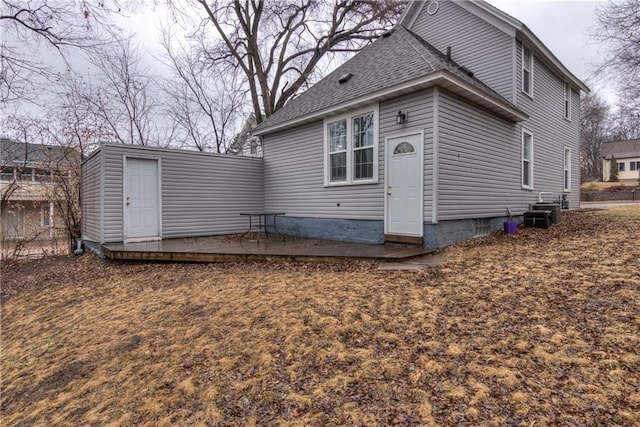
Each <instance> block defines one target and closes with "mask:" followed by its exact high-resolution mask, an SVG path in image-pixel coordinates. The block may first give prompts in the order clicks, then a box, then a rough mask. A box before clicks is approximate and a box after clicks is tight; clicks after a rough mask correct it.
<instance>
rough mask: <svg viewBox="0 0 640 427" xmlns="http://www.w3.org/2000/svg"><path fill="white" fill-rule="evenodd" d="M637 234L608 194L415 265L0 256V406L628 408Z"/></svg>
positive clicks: (553, 414) (499, 412) (461, 420)
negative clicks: (552, 220)
mask: <svg viewBox="0 0 640 427" xmlns="http://www.w3.org/2000/svg"><path fill="white" fill-rule="evenodd" d="M639 240H640V209H638V208H637V207H625V208H616V209H610V210H606V211H605V210H602V211H591V212H572V213H570V214H568V215H566V216H565V218H564V220H563V222H562V223H561V224H559V225H556V226H553V227H552V228H550V229H549V230H541V229H520V230H518V233H516V234H515V235H504V234H500V233H496V234H494V235H492V236H488V237H483V238H478V239H473V240H470V241H467V242H464V243H462V244H459V245H456V246H454V247H451V248H448V249H447V250H446V251H444V257H445V260H444V262H442V263H441V264H439V265H437V266H435V267H433V268H430V269H428V270H424V271H407V272H386V271H377V270H376V267H377V266H376V265H375V264H373V263H345V264H342V265H333V264H332V265H318V264H309V265H306V264H233V265H194V264H182V265H180V264H126V263H113V262H107V261H103V260H99V259H97V258H95V257H92V256H82V257H78V258H73V257H68V258H67V257H62V258H58V259H54V260H40V261H34V262H31V263H22V264H21V263H18V264H14V265H11V266H7V267H6V268H5V269H4V270H3V298H4V300H3V307H2V308H3V310H2V331H1V341H2V366H1V368H2V376H3V378H2V379H3V393H2V397H1V400H0V409H1V410H2V414H3V423H6V424H7V425H14V424H18V423H19V422H24V421H25V420H28V421H29V423H28V424H29V425H101V424H113V425H138V424H139V425H149V426H151V425H153V426H156V425H274V424H278V425H280V424H283V425H345V424H351V425H391V424H396V425H489V426H490V425H495V426H503V425H638V424H640V416H639V415H638V414H640V394H639V392H638V387H639V385H640V369H639V366H640V356H639V355H638V351H637V349H638V348H640V334H639V333H638V332H639V327H640V317H639V315H638V313H640V277H639V276H638V274H637V272H638V271H640V253H639V252H638V243H637V242H638V241H639ZM27 275H31V279H30V280H29V283H28V284H27V285H25V284H24V283H22V282H23V280H22V279H23V278H24V277H26V276H27ZM5 286H6V288H5ZM32 354H33V355H34V356H33V357H32V356H31V355H32ZM78 361H79V362H78ZM34 384H36V385H37V386H38V387H40V388H41V389H43V390H45V392H42V393H37V392H36V391H35V387H34V386H33V385H34Z"/></svg>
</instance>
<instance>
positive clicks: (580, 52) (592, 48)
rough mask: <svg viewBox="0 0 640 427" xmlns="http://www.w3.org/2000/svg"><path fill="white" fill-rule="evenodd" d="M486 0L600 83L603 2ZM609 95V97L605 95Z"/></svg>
mask: <svg viewBox="0 0 640 427" xmlns="http://www.w3.org/2000/svg"><path fill="white" fill-rule="evenodd" d="M488 2H489V3H491V4H492V5H494V6H496V7H497V8H499V9H500V10H502V11H504V12H506V13H508V14H509V15H511V16H513V17H514V18H516V19H518V20H520V21H522V22H523V23H524V24H526V25H527V27H529V29H531V30H532V31H533V32H534V33H535V34H536V35H537V36H538V38H540V40H542V42H543V43H544V44H545V45H546V46H547V47H548V48H549V49H550V50H551V51H552V52H553V54H554V55H556V57H557V58H558V59H559V60H560V61H561V62H562V63H563V64H565V65H566V66H567V68H569V70H570V71H571V72H572V73H573V74H574V75H576V77H578V78H579V79H581V80H583V81H587V80H589V81H588V82H587V83H588V85H589V86H590V87H591V89H599V88H601V87H602V86H604V85H602V84H596V83H595V82H593V81H591V80H592V79H591V77H592V75H593V70H594V69H595V68H596V66H597V64H598V63H599V62H600V61H601V55H600V50H601V49H602V47H601V46H598V45H597V44H596V43H595V42H594V41H593V40H592V39H591V38H590V37H589V32H590V31H591V30H592V29H593V28H595V27H596V16H595V10H596V8H597V7H602V6H603V5H606V1H594V0H578V1H567V0H488ZM155 9H156V10H153V11H151V10H146V11H144V13H139V14H136V15H134V16H132V17H131V19H130V23H131V25H130V28H132V30H134V31H136V32H137V33H138V36H139V40H140V41H142V42H143V45H144V46H145V47H146V48H147V49H148V50H151V49H152V46H153V44H154V43H155V40H154V39H156V38H157V34H158V33H157V28H158V27H159V25H160V21H162V17H163V15H164V16H165V17H166V15H165V14H164V13H163V12H162V7H160V8H157V7H156V8H155ZM603 89H604V88H603ZM608 97H609V98H610V96H608Z"/></svg>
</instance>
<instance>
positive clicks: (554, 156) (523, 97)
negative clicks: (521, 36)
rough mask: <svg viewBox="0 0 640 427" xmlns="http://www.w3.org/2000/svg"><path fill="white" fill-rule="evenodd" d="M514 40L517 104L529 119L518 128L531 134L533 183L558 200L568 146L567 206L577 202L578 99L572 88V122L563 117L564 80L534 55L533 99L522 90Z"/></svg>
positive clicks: (519, 57)
mask: <svg viewBox="0 0 640 427" xmlns="http://www.w3.org/2000/svg"><path fill="white" fill-rule="evenodd" d="M521 46H522V45H521V43H520V42H518V43H517V50H516V52H517V56H516V57H517V69H518V71H519V72H518V73H516V75H517V84H518V86H517V88H518V90H517V94H518V101H517V102H518V107H519V108H521V109H523V110H524V111H525V112H526V113H527V114H528V115H529V119H527V120H525V121H524V122H522V123H521V127H524V128H526V129H527V130H528V131H530V132H532V133H533V146H534V148H533V159H534V160H533V185H534V192H535V194H536V195H537V194H538V192H540V191H551V192H553V195H551V196H546V198H547V199H548V200H550V199H552V198H553V199H557V198H558V196H560V195H562V193H563V189H564V147H568V148H571V157H572V158H571V192H570V193H568V198H569V204H570V207H572V208H576V207H579V203H580V163H579V155H580V98H579V94H578V92H577V91H576V90H575V89H573V90H572V97H571V121H568V120H566V119H565V118H564V80H563V79H562V78H561V77H559V76H557V75H555V74H553V73H552V72H551V71H550V69H549V68H548V67H547V66H546V65H545V64H543V63H542V62H541V61H539V60H538V57H537V56H534V72H533V79H534V82H533V99H532V98H531V97H529V96H528V95H527V94H525V93H523V92H522V91H521V89H520V88H521V87H522V72H521V71H520V70H521V64H522V48H521Z"/></svg>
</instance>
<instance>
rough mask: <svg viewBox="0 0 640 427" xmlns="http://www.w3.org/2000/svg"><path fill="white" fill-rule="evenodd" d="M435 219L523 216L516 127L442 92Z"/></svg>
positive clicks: (526, 197) (528, 195) (525, 195)
mask: <svg viewBox="0 0 640 427" xmlns="http://www.w3.org/2000/svg"><path fill="white" fill-rule="evenodd" d="M439 102H440V110H439V116H438V117H439V122H438V123H439V126H438V130H439V152H438V159H439V163H438V164H439V175H438V176H439V179H438V184H439V186H438V190H439V191H438V221H443V220H453V219H467V218H488V217H498V216H504V215H505V214H506V208H509V209H511V210H512V212H513V213H514V214H522V213H523V212H524V211H525V210H527V208H528V204H529V203H532V202H533V200H532V196H533V195H532V192H530V191H525V190H522V188H521V184H520V161H521V148H520V136H519V135H520V131H519V126H517V125H514V124H512V123H509V122H507V121H505V120H502V119H500V118H498V117H497V116H495V115H493V114H491V113H489V112H486V111H484V110H482V109H480V108H478V107H476V106H474V105H472V104H470V103H468V102H467V101H465V100H463V99H461V98H459V97H457V96H456V95H453V94H450V93H449V92H446V91H444V90H441V91H440V101H439Z"/></svg>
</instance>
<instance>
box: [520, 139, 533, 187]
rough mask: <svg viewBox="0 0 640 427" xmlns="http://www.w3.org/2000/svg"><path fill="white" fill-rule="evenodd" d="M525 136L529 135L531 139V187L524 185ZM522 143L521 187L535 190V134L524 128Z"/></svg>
mask: <svg viewBox="0 0 640 427" xmlns="http://www.w3.org/2000/svg"><path fill="white" fill-rule="evenodd" d="M525 135H529V136H530V137H531V159H529V160H528V161H529V181H530V182H531V184H530V185H525V184H524V167H523V163H524V161H525V158H524V136H525ZM520 140H521V142H520V149H521V153H520V185H521V186H522V188H523V189H524V190H533V188H534V185H533V183H534V181H533V162H534V156H533V147H534V142H533V132H531V131H529V130H527V129H525V128H522V137H521V139H520Z"/></svg>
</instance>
